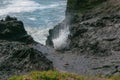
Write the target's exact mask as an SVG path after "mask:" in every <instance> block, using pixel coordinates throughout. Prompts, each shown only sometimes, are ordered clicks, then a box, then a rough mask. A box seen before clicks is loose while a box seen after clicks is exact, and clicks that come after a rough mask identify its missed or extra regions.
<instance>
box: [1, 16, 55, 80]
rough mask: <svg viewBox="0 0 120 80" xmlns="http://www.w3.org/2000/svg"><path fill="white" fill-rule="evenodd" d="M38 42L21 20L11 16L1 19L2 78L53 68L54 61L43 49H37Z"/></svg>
mask: <svg viewBox="0 0 120 80" xmlns="http://www.w3.org/2000/svg"><path fill="white" fill-rule="evenodd" d="M36 44H37V43H36V42H35V41H34V40H33V39H32V37H31V36H29V35H28V34H27V32H26V31H25V29H24V26H23V23H22V22H21V21H18V20H17V19H16V18H12V17H9V16H7V17H6V19H5V20H1V21H0V78H1V79H2V80H4V79H7V78H8V77H9V76H11V75H16V74H25V73H26V72H29V71H32V70H50V69H53V65H52V62H51V61H50V60H48V59H47V58H46V57H45V56H44V53H43V51H42V49H41V51H38V50H37V49H35V47H34V46H35V45H36ZM39 46H42V45H41V44H39ZM44 48H46V47H44Z"/></svg>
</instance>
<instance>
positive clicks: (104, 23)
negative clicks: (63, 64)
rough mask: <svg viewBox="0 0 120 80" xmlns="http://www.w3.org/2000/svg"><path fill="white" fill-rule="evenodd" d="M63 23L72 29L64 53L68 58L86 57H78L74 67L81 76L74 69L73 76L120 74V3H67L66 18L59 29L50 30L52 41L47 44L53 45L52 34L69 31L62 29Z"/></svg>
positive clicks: (111, 0) (87, 0) (93, 0)
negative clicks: (71, 55)
mask: <svg viewBox="0 0 120 80" xmlns="http://www.w3.org/2000/svg"><path fill="white" fill-rule="evenodd" d="M63 23H64V24H67V25H68V26H69V32H70V33H69V34H68V38H67V44H68V45H69V47H68V46H67V48H66V47H64V48H61V50H62V51H64V53H65V55H67V54H69V53H72V54H73V55H74V56H75V55H76V53H77V54H79V55H84V56H86V57H84V58H83V57H80V56H76V58H78V59H79V61H77V60H75V63H77V64H78V63H79V65H77V64H76V65H75V66H76V67H75V70H78V71H79V72H78V71H75V70H74V69H73V72H76V73H80V74H91V73H93V74H102V75H114V74H120V73H119V71H120V70H119V69H120V64H119V63H117V62H118V61H119V59H120V45H119V44H120V1H119V0H68V2H67V10H66V18H65V20H64V21H63V22H62V23H60V24H59V25H60V26H57V27H54V28H53V29H52V30H51V31H52V32H50V34H49V36H50V37H51V38H49V39H48V41H49V40H50V41H53V43H54V40H53V39H54V38H53V34H56V30H57V34H59V31H60V30H61V28H62V29H63V27H64V28H65V27H66V25H61V24H63ZM51 33H52V34H51ZM57 37H59V36H57ZM53 45H54V44H53ZM53 45H52V46H53ZM63 45H64V44H63ZM66 49H67V51H66ZM115 58H116V59H115ZM81 59H82V60H81ZM89 59H90V61H89ZM65 60H66V59H65ZM83 60H84V61H83ZM102 60H103V61H102ZM68 62H69V61H68ZM81 62H82V63H81ZM70 63H71V64H72V62H70ZM77 66H78V67H77Z"/></svg>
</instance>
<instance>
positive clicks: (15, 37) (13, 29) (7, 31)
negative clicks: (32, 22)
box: [0, 16, 34, 43]
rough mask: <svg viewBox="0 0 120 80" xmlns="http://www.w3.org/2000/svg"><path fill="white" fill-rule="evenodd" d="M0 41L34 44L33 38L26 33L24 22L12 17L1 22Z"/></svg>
mask: <svg viewBox="0 0 120 80" xmlns="http://www.w3.org/2000/svg"><path fill="white" fill-rule="evenodd" d="M0 39H3V40H9V41H22V42H27V43H29V42H30V43H31V42H34V41H33V39H32V37H31V36H29V35H28V34H27V32H26V31H25V29H24V25H23V22H22V21H18V20H17V19H16V18H12V17H10V16H7V17H6V19H5V20H1V21H0Z"/></svg>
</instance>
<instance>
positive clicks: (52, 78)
mask: <svg viewBox="0 0 120 80" xmlns="http://www.w3.org/2000/svg"><path fill="white" fill-rule="evenodd" d="M119 79H120V76H113V77H111V78H106V79H105V78H98V77H84V76H79V75H76V74H69V73H64V72H58V71H43V72H40V71H33V72H31V73H28V74H27V75H23V76H13V77H11V78H9V79H8V80H119Z"/></svg>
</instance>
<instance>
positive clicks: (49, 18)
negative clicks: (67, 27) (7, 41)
mask: <svg viewBox="0 0 120 80" xmlns="http://www.w3.org/2000/svg"><path fill="white" fill-rule="evenodd" d="M65 10H66V0H0V18H4V17H5V16H6V15H10V16H15V17H17V18H18V19H19V20H22V21H23V22H24V25H25V29H26V31H27V32H28V34H30V35H31V36H32V37H33V38H34V40H35V41H37V42H39V43H42V44H45V40H46V38H47V36H48V30H49V29H50V28H53V27H54V26H55V25H57V24H58V23H60V22H61V21H62V20H63V19H64V18H65Z"/></svg>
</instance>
